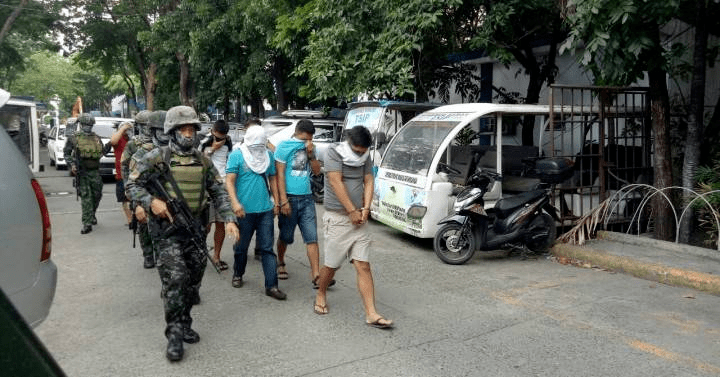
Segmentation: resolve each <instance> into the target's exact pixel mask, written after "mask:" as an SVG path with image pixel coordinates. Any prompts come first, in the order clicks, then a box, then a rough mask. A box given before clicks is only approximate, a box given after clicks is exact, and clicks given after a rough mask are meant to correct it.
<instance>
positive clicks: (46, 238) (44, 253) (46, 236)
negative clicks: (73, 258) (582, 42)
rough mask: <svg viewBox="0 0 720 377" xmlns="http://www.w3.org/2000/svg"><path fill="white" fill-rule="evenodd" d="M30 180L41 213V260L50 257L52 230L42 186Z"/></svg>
mask: <svg viewBox="0 0 720 377" xmlns="http://www.w3.org/2000/svg"><path fill="white" fill-rule="evenodd" d="M30 182H31V184H32V187H33V190H34V191H35V198H36V199H37V201H38V204H39V205H40V214H41V215H42V222H43V238H42V239H43V243H42V250H41V252H40V261H41V262H42V261H46V260H48V259H50V251H51V249H52V247H51V242H50V241H51V240H52V232H51V229H50V212H48V207H47V201H46V200H45V194H44V193H43V190H42V187H40V184H39V183H38V181H36V180H35V179H32V180H31V181H30Z"/></svg>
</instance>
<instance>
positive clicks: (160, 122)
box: [148, 110, 167, 131]
mask: <svg viewBox="0 0 720 377" xmlns="http://www.w3.org/2000/svg"><path fill="white" fill-rule="evenodd" d="M166 114H167V111H165V110H157V111H153V112H151V113H150V115H149V116H148V124H149V125H150V128H160V129H162V130H163V131H164V128H165V115H166Z"/></svg>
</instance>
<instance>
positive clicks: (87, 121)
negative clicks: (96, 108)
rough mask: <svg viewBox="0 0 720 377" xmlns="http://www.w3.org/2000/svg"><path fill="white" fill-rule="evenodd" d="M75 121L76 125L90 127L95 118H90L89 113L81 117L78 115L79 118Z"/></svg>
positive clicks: (93, 123)
mask: <svg viewBox="0 0 720 377" xmlns="http://www.w3.org/2000/svg"><path fill="white" fill-rule="evenodd" d="M77 121H78V123H80V124H81V125H82V124H84V125H90V126H93V125H95V117H94V116H92V114H90V113H83V114H82V115H80V116H79V117H78V120H77Z"/></svg>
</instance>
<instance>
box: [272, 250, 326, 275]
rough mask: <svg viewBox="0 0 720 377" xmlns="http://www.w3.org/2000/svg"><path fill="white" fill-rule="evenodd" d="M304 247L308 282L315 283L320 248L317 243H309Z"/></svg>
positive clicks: (318, 268) (318, 273)
mask: <svg viewBox="0 0 720 377" xmlns="http://www.w3.org/2000/svg"><path fill="white" fill-rule="evenodd" d="M306 247H307V257H308V261H309V262H310V274H311V275H310V280H312V281H315V279H316V278H317V277H318V276H320V247H319V246H318V243H317V242H313V243H309V244H307V245H306ZM279 253H280V252H279V251H278V254H279Z"/></svg>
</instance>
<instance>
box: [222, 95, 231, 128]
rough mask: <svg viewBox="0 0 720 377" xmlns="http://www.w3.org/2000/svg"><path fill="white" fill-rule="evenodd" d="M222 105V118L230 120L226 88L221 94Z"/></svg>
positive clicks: (228, 98) (228, 96)
mask: <svg viewBox="0 0 720 377" xmlns="http://www.w3.org/2000/svg"><path fill="white" fill-rule="evenodd" d="M223 107H225V109H224V110H223V119H225V122H228V121H230V93H229V92H228V90H227V89H226V90H225V94H223Z"/></svg>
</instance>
